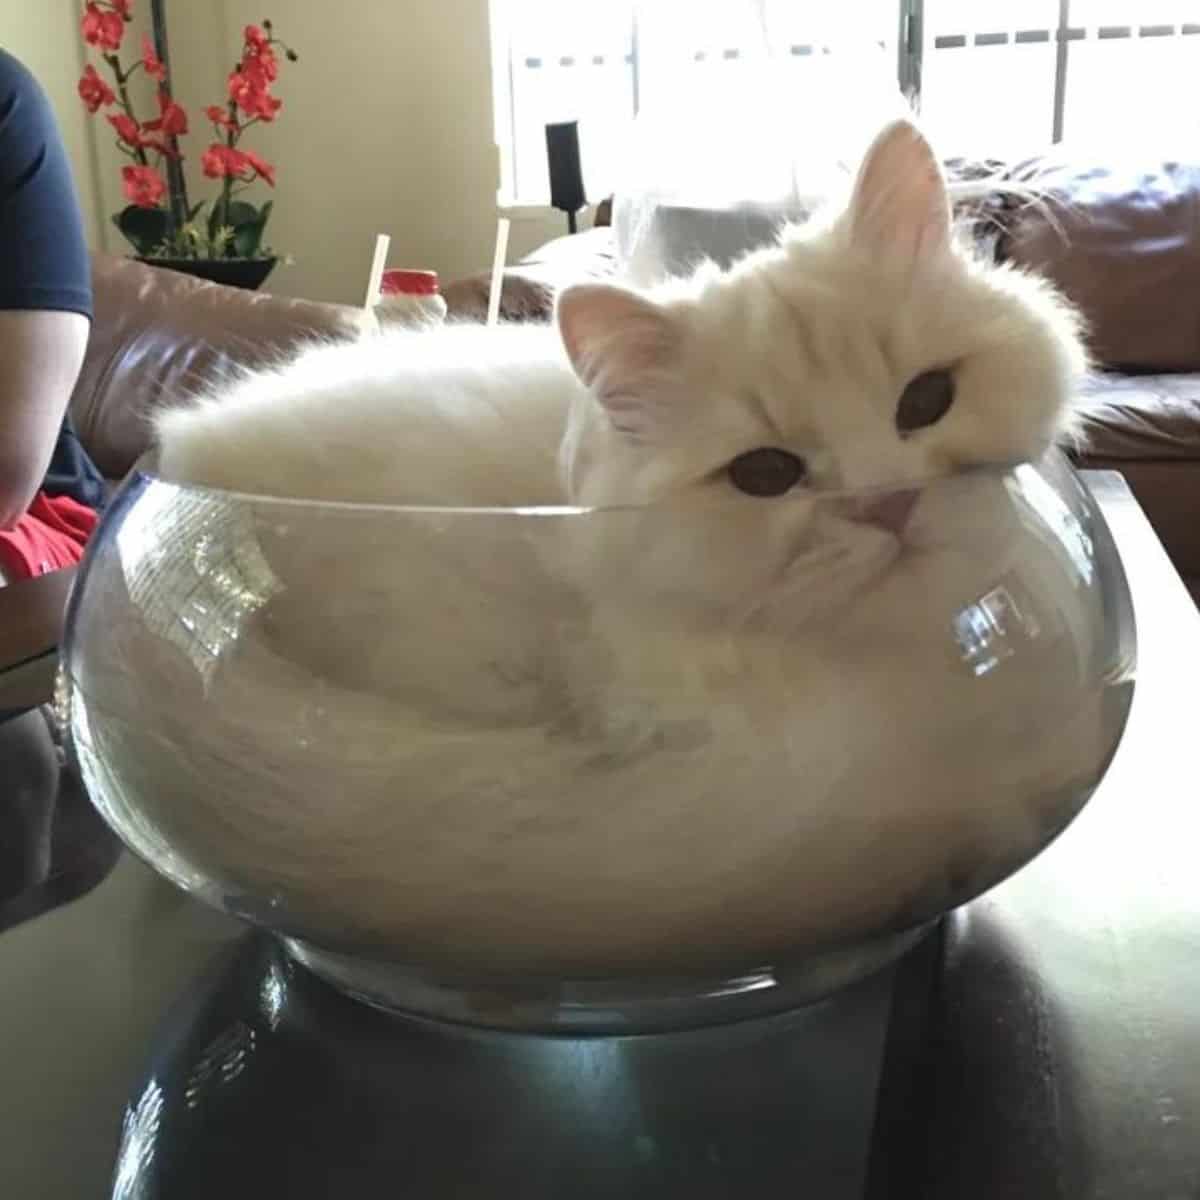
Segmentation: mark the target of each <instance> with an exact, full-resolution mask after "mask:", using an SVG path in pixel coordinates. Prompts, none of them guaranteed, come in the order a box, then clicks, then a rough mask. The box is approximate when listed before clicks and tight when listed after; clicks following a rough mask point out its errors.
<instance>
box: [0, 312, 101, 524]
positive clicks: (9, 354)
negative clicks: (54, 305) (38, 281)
mask: <svg viewBox="0 0 1200 1200" xmlns="http://www.w3.org/2000/svg"><path fill="white" fill-rule="evenodd" d="M88 330H89V324H88V320H87V318H86V317H84V316H82V315H80V314H79V313H73V312H49V311H47V312H21V311H16V312H4V311H0V529H8V528H10V527H11V526H12V525H13V524H15V523H16V521H17V519H18V518H19V517H20V516H21V514H22V513H23V512H24V511H25V510H26V509H27V508H28V507H29V503H30V501H31V500H32V499H33V497H34V494H35V493H36V492H37V490H38V488H39V487H41V484H42V479H43V478H44V477H45V474H46V468H47V466H48V465H49V463H50V455H51V454H52V452H53V450H54V444H55V441H56V439H57V437H58V432H59V429H60V427H61V426H62V420H63V415H64V414H65V412H66V410H67V401H68V400H70V398H71V389H72V388H73V387H74V386H75V380H76V379H77V378H78V376H79V368H80V366H81V365H82V363H83V354H84V350H85V349H86V348H87V341H88Z"/></svg>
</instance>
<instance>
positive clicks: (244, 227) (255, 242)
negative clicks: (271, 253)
mask: <svg viewBox="0 0 1200 1200" xmlns="http://www.w3.org/2000/svg"><path fill="white" fill-rule="evenodd" d="M274 203H275V202H274V201H273V200H268V201H267V202H266V204H264V205H263V206H262V208H260V209H257V210H255V209H253V208H251V206H250V205H249V204H247V205H246V206H245V207H246V208H249V209H250V211H251V212H253V213H254V216H253V217H252V218H250V219H248V220H243V221H239V220H232V219H231V221H230V224H231V225H232V226H233V249H234V253H235V254H236V255H237V256H238V258H257V257H258V255H259V252H260V251H261V249H262V240H263V233H264V232H265V231H266V228H267V222H268V221H269V220H270V219H271V209H272V207H273V206H274Z"/></svg>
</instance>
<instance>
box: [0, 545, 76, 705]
mask: <svg viewBox="0 0 1200 1200" xmlns="http://www.w3.org/2000/svg"><path fill="white" fill-rule="evenodd" d="M76 570H77V568H75V567H70V568H68V569H67V570H63V571H53V572H51V573H50V574H49V575H41V576H39V577H38V578H37V579H29V580H22V581H21V582H20V583H14V584H10V585H9V586H8V587H0V713H5V712H12V711H18V710H21V709H26V708H32V707H34V706H35V705H38V704H45V703H48V702H49V701H50V700H52V699H53V697H54V671H55V664H56V661H57V658H58V645H59V642H60V641H61V639H62V631H63V622H64V620H65V618H66V610H67V598H68V597H69V596H70V594H71V587H72V585H73V584H74V582H75V574H76Z"/></svg>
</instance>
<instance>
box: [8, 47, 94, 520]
mask: <svg viewBox="0 0 1200 1200" xmlns="http://www.w3.org/2000/svg"><path fill="white" fill-rule="evenodd" d="M0 309H8V310H29V309H41V310H51V311H55V312H75V313H81V314H82V315H83V316H85V317H87V318H88V319H89V320H91V317H92V283H91V263H90V260H89V258H88V251H87V243H86V241H85V239H84V234H83V221H82V219H81V217H80V211H79V198H78V196H77V195H76V192H75V184H74V181H73V179H72V176H71V167H70V163H69V162H68V160H67V154H66V150H65V149H64V147H63V143H62V137H61V135H60V134H59V131H58V126H57V124H56V123H55V120H54V113H53V110H52V109H51V108H50V103H49V101H48V100H47V99H46V94H45V93H44V92H43V91H42V89H41V87H40V86H39V85H38V83H37V81H36V80H35V79H34V78H33V76H32V75H31V74H30V73H29V72H28V71H27V70H26V69H25V67H23V66H22V65H21V63H19V62H18V61H17V60H16V59H15V58H13V57H12V55H11V54H7V53H5V51H3V50H0ZM43 488H44V490H45V491H46V493H47V494H48V495H51V496H61V495H67V496H71V497H73V498H74V499H76V500H78V501H79V502H80V503H81V504H86V505H88V506H89V507H91V508H99V507H101V505H102V504H103V502H104V481H103V479H102V477H101V475H100V472H99V471H97V469H96V467H95V465H94V464H93V463H92V461H91V460H90V459H89V458H88V456H87V454H86V452H85V451H84V449H83V447H82V446H81V445H80V443H79V439H78V438H77V437H76V436H75V431H74V429H73V428H72V427H71V422H70V419H69V418H68V419H67V420H66V421H64V423H63V428H62V430H61V432H60V434H59V437H58V442H57V445H56V446H55V449H54V457H53V458H52V459H51V462H50V470H49V472H48V474H47V476H46V480H45V483H44V484H43Z"/></svg>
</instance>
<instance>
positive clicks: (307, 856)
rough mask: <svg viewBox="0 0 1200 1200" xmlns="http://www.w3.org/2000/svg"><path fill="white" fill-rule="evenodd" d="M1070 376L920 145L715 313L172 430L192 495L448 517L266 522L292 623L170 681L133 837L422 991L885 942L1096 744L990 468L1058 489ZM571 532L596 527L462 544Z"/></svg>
mask: <svg viewBox="0 0 1200 1200" xmlns="http://www.w3.org/2000/svg"><path fill="white" fill-rule="evenodd" d="M1083 366H1084V353H1083V350H1082V348H1081V344H1080V340H1079V337H1078V332H1077V322H1076V318H1075V316H1074V314H1073V313H1072V312H1071V310H1070V309H1069V308H1068V307H1067V306H1065V305H1064V303H1063V302H1062V301H1060V300H1059V299H1058V298H1057V297H1056V296H1055V295H1054V293H1053V292H1052V291H1051V289H1050V288H1049V287H1048V286H1046V285H1045V284H1043V283H1041V282H1039V281H1038V280H1035V279H1033V278H1031V277H1029V276H1026V275H1022V274H1019V273H1017V272H1014V271H1010V270H1004V269H996V268H994V267H992V266H989V265H985V264H983V263H981V262H978V261H976V260H975V259H974V258H973V257H972V256H971V255H970V254H969V253H966V252H964V251H963V250H962V249H961V248H960V247H959V246H957V245H956V243H955V240H954V237H953V235H952V228H951V213H950V204H949V199H948V194H947V188H946V184H945V182H944V179H943V176H942V173H941V171H940V169H939V166H938V163H937V160H936V158H935V156H934V154H933V152H932V151H931V150H930V148H929V146H928V144H927V143H926V142H925V140H924V139H923V138H922V137H921V135H920V134H919V133H918V132H917V130H916V129H915V128H914V127H913V126H912V125H911V124H909V123H906V122H898V123H896V124H893V125H891V126H889V127H888V128H887V129H885V130H884V131H883V132H882V133H881V134H880V136H879V137H878V138H877V140H876V141H875V143H874V144H873V146H872V147H871V149H870V151H869V152H868V153H867V155H866V158H865V160H864V162H863V164H862V167H861V169H860V171H859V173H858V176H857V178H856V180H855V183H854V186H853V191H852V193H851V195H850V198H849V201H848V203H847V204H846V205H845V207H844V208H843V209H842V210H840V211H838V212H835V213H832V214H831V215H830V216H829V217H828V219H825V220H822V221H815V222H812V223H810V224H808V225H806V226H804V227H802V228H799V229H794V230H791V231H788V232H787V233H785V234H784V236H783V237H782V238H781V241H780V244H779V246H778V247H777V248H773V249H769V250H765V251H762V252H759V253H756V254H754V255H752V256H751V257H749V258H747V259H746V260H745V261H744V262H742V263H741V264H739V265H738V266H736V267H735V268H733V269H732V270H730V271H729V272H727V273H724V274H722V273H719V272H716V271H715V270H709V271H704V270H702V271H700V272H699V273H698V274H697V275H696V276H695V277H694V278H691V279H687V280H681V281H677V282H674V283H672V284H670V285H667V286H665V287H664V288H662V289H660V290H658V291H655V292H654V293H652V294H638V293H635V292H633V291H630V290H626V289H624V288H622V287H619V286H607V285H598V284H587V285H580V286H576V287H572V288H570V289H568V290H566V291H565V292H564V293H563V294H562V296H561V297H560V300H559V303H558V309H557V328H556V329H548V328H547V329H539V328H511V329H501V330H486V329H478V328H467V327H459V328H454V327H451V328H447V329H444V330H440V331H430V332H421V333H410V334H402V335H395V336H391V337H388V338H381V339H378V340H374V341H368V342H364V343H362V344H357V345H348V346H335V347H323V348H318V349H314V350H311V351H309V352H307V353H305V354H303V355H302V356H300V357H299V358H298V359H297V360H296V361H294V362H292V363H289V364H286V365H284V366H281V367H280V368H279V369H277V370H275V371H271V372H265V373H262V374H257V375H253V376H248V377H246V378H244V379H242V380H241V381H239V382H238V383H237V384H235V385H234V386H233V387H231V388H230V389H229V390H228V391H227V392H224V393H223V394H221V395H216V396H212V397H209V398H207V399H204V400H203V401H201V402H200V403H198V404H196V405H194V406H192V407H190V408H182V409H177V410H174V411H171V412H167V413H165V414H163V415H162V416H161V417H160V418H159V420H158V436H159V442H160V447H161V450H160V460H159V469H160V473H161V474H162V476H163V477H164V478H166V479H168V480H173V481H179V482H185V483H193V484H203V485H209V486H211V487H214V488H219V489H227V490H232V491H238V492H247V493H257V494H259V495H269V496H275V497H285V498H295V499H311V500H327V501H352V502H359V503H364V504H375V505H417V506H422V505H423V506H435V508H436V509H438V510H439V511H431V512H428V513H425V514H419V513H414V514H410V515H409V516H406V517H398V516H397V515H396V514H395V513H390V512H387V511H386V510H380V511H378V512H375V513H374V514H372V513H369V512H364V511H363V510H361V509H359V510H338V509H336V508H333V509H326V510H322V511H317V510H315V509H310V508H305V507H304V506H298V507H296V508H295V509H288V508H287V506H285V505H275V506H271V505H266V506H261V508H262V513H261V515H260V517H259V518H258V523H257V526H256V532H255V537H256V538H257V545H258V546H259V551H260V552H261V554H262V556H263V558H264V560H265V561H266V563H268V564H269V567H270V571H271V572H272V573H273V578H274V580H275V584H274V587H273V589H272V590H273V593H274V594H272V595H271V596H270V598H269V601H268V602H267V603H266V605H265V607H264V608H263V610H262V613H261V614H260V617H259V618H257V624H256V625H254V627H253V628H254V629H255V630H256V631H257V635H256V636H255V637H248V636H244V635H243V636H242V637H241V638H240V639H233V640H231V641H230V643H229V645H228V646H226V647H225V648H224V649H223V650H222V651H221V659H222V662H221V664H220V665H219V667H218V670H217V672H216V674H215V675H214V676H213V678H212V680H211V681H210V685H209V686H210V688H211V692H210V693H209V694H205V695H201V694H200V693H198V692H197V691H196V688H195V686H194V683H193V682H189V681H190V680H191V675H190V672H189V669H188V668H187V667H186V665H181V664H180V663H179V662H175V663H174V664H173V665H172V664H170V663H167V662H166V661H165V660H164V661H163V662H160V663H158V664H157V665H156V667H155V669H156V670H159V671H160V672H161V673H165V674H160V680H161V679H170V680H171V681H172V682H171V685H170V686H169V687H168V686H164V687H162V689H161V690H162V695H163V704H162V708H161V715H160V719H161V721H162V723H163V726H162V727H163V729H166V730H170V729H174V730H175V732H176V734H177V735H178V736H179V738H180V740H181V741H185V742H186V743H187V744H189V745H190V747H191V750H190V751H189V755H190V757H189V756H185V757H184V759H183V760H181V761H180V762H178V763H176V764H173V766H172V774H173V777H174V778H175V779H176V781H177V782H176V784H175V786H174V790H173V795H171V796H167V795H162V796H160V797H159V798H154V797H151V796H150V794H149V792H150V791H153V790H154V789H149V790H148V792H147V796H146V797H143V799H142V801H141V803H142V804H144V805H152V806H156V811H157V815H158V819H159V822H160V832H161V833H162V834H164V835H165V836H167V837H168V840H170V841H171V842H172V844H173V845H174V846H175V848H176V849H177V850H178V849H179V848H180V847H182V849H183V858H184V860H186V861H187V862H188V863H189V864H190V866H189V867H188V870H190V869H191V868H192V867H193V866H195V865H196V864H200V865H201V866H202V867H203V868H204V870H205V871H207V872H209V873H211V874H213V875H214V876H215V877H217V878H219V879H220V880H221V881H222V884H223V886H224V887H225V888H226V890H231V891H238V890H245V891H248V892H250V893H255V892H261V891H262V890H263V888H264V887H269V888H270V889H274V892H275V894H276V896H277V897H278V898H279V900H280V904H281V910H282V911H287V912H291V913H295V914H300V916H299V917H297V919H296V925H297V927H298V928H303V929H307V930H309V931H310V932H311V931H312V929H313V928H316V929H317V930H318V931H320V932H321V933H322V935H323V936H324V937H325V938H326V939H328V940H329V941H331V942H334V943H336V942H339V941H340V942H341V943H342V944H346V945H351V944H353V945H359V946H362V945H367V946H373V947H374V948H375V950H377V951H378V950H379V949H381V948H383V949H387V950H389V951H391V952H398V948H400V947H403V948H405V953H406V954H408V955H409V956H410V957H411V958H412V959H413V960H415V961H423V960H428V959H430V958H438V957H441V958H442V959H444V960H446V961H449V962H451V963H453V964H455V965H456V966H459V967H461V966H463V964H464V963H472V962H473V963H481V962H484V963H488V964H491V965H500V966H518V967H522V968H531V967H536V968H538V969H543V970H548V971H555V970H582V971H586V972H594V971H595V970H597V969H604V970H609V969H614V970H615V969H623V968H630V969H635V968H636V969H645V968H646V967H647V966H649V965H658V966H660V967H661V966H667V965H671V964H674V965H676V966H679V967H688V966H695V965H696V964H697V963H699V962H703V961H708V960H712V961H726V962H732V961H745V960H760V961H761V960H762V959H764V958H771V957H774V956H778V955H781V954H785V953H786V951H787V950H788V949H789V948H803V947H805V946H812V945H815V944H819V943H821V942H822V941H823V940H835V941H836V940H837V939H838V938H839V937H846V936H852V935H861V934H863V933H867V932H870V931H872V930H875V929H877V928H880V927H882V926H886V925H888V924H889V923H891V924H897V923H899V924H903V922H904V920H905V919H908V918H910V917H913V916H916V915H921V914H922V913H926V912H928V911H929V910H930V909H931V908H933V907H936V906H937V904H938V903H940V902H942V901H944V900H946V899H948V898H949V897H951V896H953V895H954V894H955V893H956V890H960V889H961V888H962V887H963V886H964V881H965V880H966V879H967V878H968V877H969V878H971V879H973V880H975V881H976V882H977V883H978V882H979V881H983V882H986V881H987V879H988V878H990V877H991V876H993V875H995V874H996V873H998V872H1000V871H1002V870H1003V869H1004V868H1005V867H1007V866H1009V865H1011V863H1012V862H1013V861H1015V860H1017V859H1019V858H1020V857H1021V855H1022V854H1023V853H1027V852H1028V851H1029V849H1030V848H1031V847H1032V846H1033V845H1034V844H1036V842H1037V841H1038V839H1039V838H1040V837H1041V836H1043V832H1042V831H1043V827H1044V825H1045V823H1046V822H1047V821H1050V822H1053V821H1055V820H1061V818H1062V811H1053V812H1051V813H1050V815H1049V816H1047V812H1048V811H1050V810H1053V809H1054V806H1055V805H1056V804H1064V803H1067V804H1068V806H1069V802H1070V801H1073V800H1078V799H1079V798H1080V797H1081V796H1082V794H1084V793H1086V790H1087V788H1088V787H1089V786H1090V785H1091V783H1093V782H1094V779H1095V777H1096V773H1097V771H1098V770H1100V769H1101V768H1102V762H1101V760H1102V758H1103V755H1104V753H1105V751H1106V750H1107V748H1108V747H1109V745H1110V743H1111V734H1112V730H1111V728H1110V722H1109V718H1108V716H1107V715H1106V711H1107V710H1105V709H1104V706H1103V704H1102V702H1101V701H1100V700H1099V699H1097V698H1095V697H1089V698H1087V700H1086V702H1083V701H1081V699H1080V688H1081V685H1082V682H1083V681H1084V680H1085V679H1086V678H1087V677H1088V675H1089V673H1090V672H1091V671H1092V670H1093V668H1094V664H1093V663H1091V662H1090V661H1088V658H1087V656H1088V653H1089V652H1090V647H1089V645H1088V643H1087V638H1086V636H1085V631H1086V629H1087V627H1088V620H1089V618H1090V617H1091V616H1092V615H1094V611H1095V606H1096V604H1097V603H1098V600H1097V597H1096V594H1095V587H1094V581H1092V580H1091V579H1090V578H1089V576H1088V568H1087V564H1086V563H1081V561H1080V560H1079V558H1078V555H1077V554H1075V553H1074V552H1073V547H1072V538H1073V537H1075V536H1076V535H1077V533H1078V531H1077V530H1075V531H1074V532H1072V524H1071V519H1070V514H1069V513H1067V511H1066V509H1065V508H1063V507H1062V505H1061V504H1059V503H1058V502H1057V501H1056V499H1055V497H1054V496H1053V494H1052V493H1051V494H1047V493H1046V491H1045V489H1044V488H1040V487H1039V486H1038V485H1037V483H1036V481H1035V482H1034V483H1032V484H1031V486H1030V489H1029V491H1028V493H1027V494H1024V493H1020V491H1019V489H1017V490H1014V487H1013V484H1012V481H1011V478H1009V477H1006V476H1004V475H1003V474H1002V473H1001V472H998V471H988V470H977V469H976V468H987V467H992V466H1003V465H1006V464H1016V463H1020V462H1022V461H1024V460H1031V459H1038V458H1039V457H1041V456H1042V455H1043V454H1044V453H1045V452H1046V451H1047V450H1048V448H1049V447H1050V446H1051V445H1052V444H1053V442H1054V441H1055V439H1056V438H1057V437H1059V436H1060V435H1061V434H1063V433H1064V431H1066V430H1067V429H1068V428H1069V425H1070V405H1071V397H1072V394H1073V389H1074V385H1075V382H1076V380H1077V378H1078V376H1079V374H1080V372H1081V371H1082V369H1083ZM938 479H940V480H941V482H939V483H936V484H934V485H933V486H929V487H920V486H918V485H923V484H926V483H928V482H929V481H930V480H938ZM1067 486H1069V484H1068V485H1067ZM871 489H876V490H871ZM1031 497H1035V498H1036V497H1040V499H1036V501H1035V499H1031ZM211 503H212V504H213V505H214V506H219V505H220V504H221V503H222V501H221V500H220V498H219V497H215V498H214V499H213V500H212V502H211ZM559 505H575V506H583V507H586V508H599V509H602V510H605V511H600V512H593V513H590V514H583V515H580V514H560V515H553V514H544V515H542V516H538V517H534V516H526V517H519V516H514V515H512V514H510V513H504V512H496V513H493V514H488V513H481V512H472V513H464V514H459V515H458V516H455V514H453V513H450V512H447V511H445V510H446V509H448V508H453V507H455V506H465V507H470V508H474V509H479V508H488V507H495V508H498V509H501V508H508V509H511V508H514V507H517V508H532V507H539V506H559ZM289 513H290V514H291V516H290V517H289ZM1055 528H1058V529H1060V530H1065V531H1066V532H1062V533H1061V536H1060V537H1057V538H1056V536H1055V535H1054V534H1053V533H1043V535H1042V536H1041V537H1040V538H1034V539H1031V538H1030V536H1029V531H1030V529H1041V530H1043V531H1045V530H1054V529H1055ZM972 621H974V622H975V625H974V626H972ZM956 622H958V624H956ZM980 622H982V624H983V626H987V627H988V628H990V630H991V633H990V634H989V635H988V637H990V638H991V641H990V642H989V641H988V637H984V638H983V643H984V652H983V653H984V659H986V658H987V656H988V655H989V654H990V655H991V656H992V658H993V659H994V661H991V662H990V663H989V662H986V661H983V659H980V658H979V657H978V654H976V651H977V650H978V647H976V649H975V650H972V649H971V646H972V645H973V644H974V643H972V642H971V640H970V636H969V631H970V629H971V628H975V627H978V626H979V624H980ZM989 622H991V624H990V625H989ZM964 639H965V640H964ZM1034 643H1037V644H1036V645H1034ZM973 654H976V657H975V658H972V655H973ZM981 663H982V665H981ZM214 698H216V700H215V702H214ZM201 705H203V707H201ZM93 724H95V722H93ZM116 729H117V726H115V725H114V730H116ZM297 730H306V731H307V733H306V734H305V736H304V737H303V738H301V737H300V736H299V734H298V733H297ZM112 736H113V737H118V736H119V737H136V736H137V735H136V733H135V732H134V731H133V730H132V726H130V727H129V728H124V727H122V731H121V732H119V733H118V732H114V733H113V734H112ZM385 747H386V750H385V749H384V748H385ZM126 748H127V749H128V750H129V752H130V753H131V754H132V753H134V749H133V747H131V746H130V747H126ZM110 749H112V747H110ZM139 752H140V753H143V754H145V753H147V752H149V748H148V747H146V746H144V745H143V746H141V748H140V751H139ZM156 796H157V793H156ZM1064 798H1066V799H1064ZM251 881H254V882H253V883H252V882H251ZM264 881H265V882H264Z"/></svg>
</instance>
